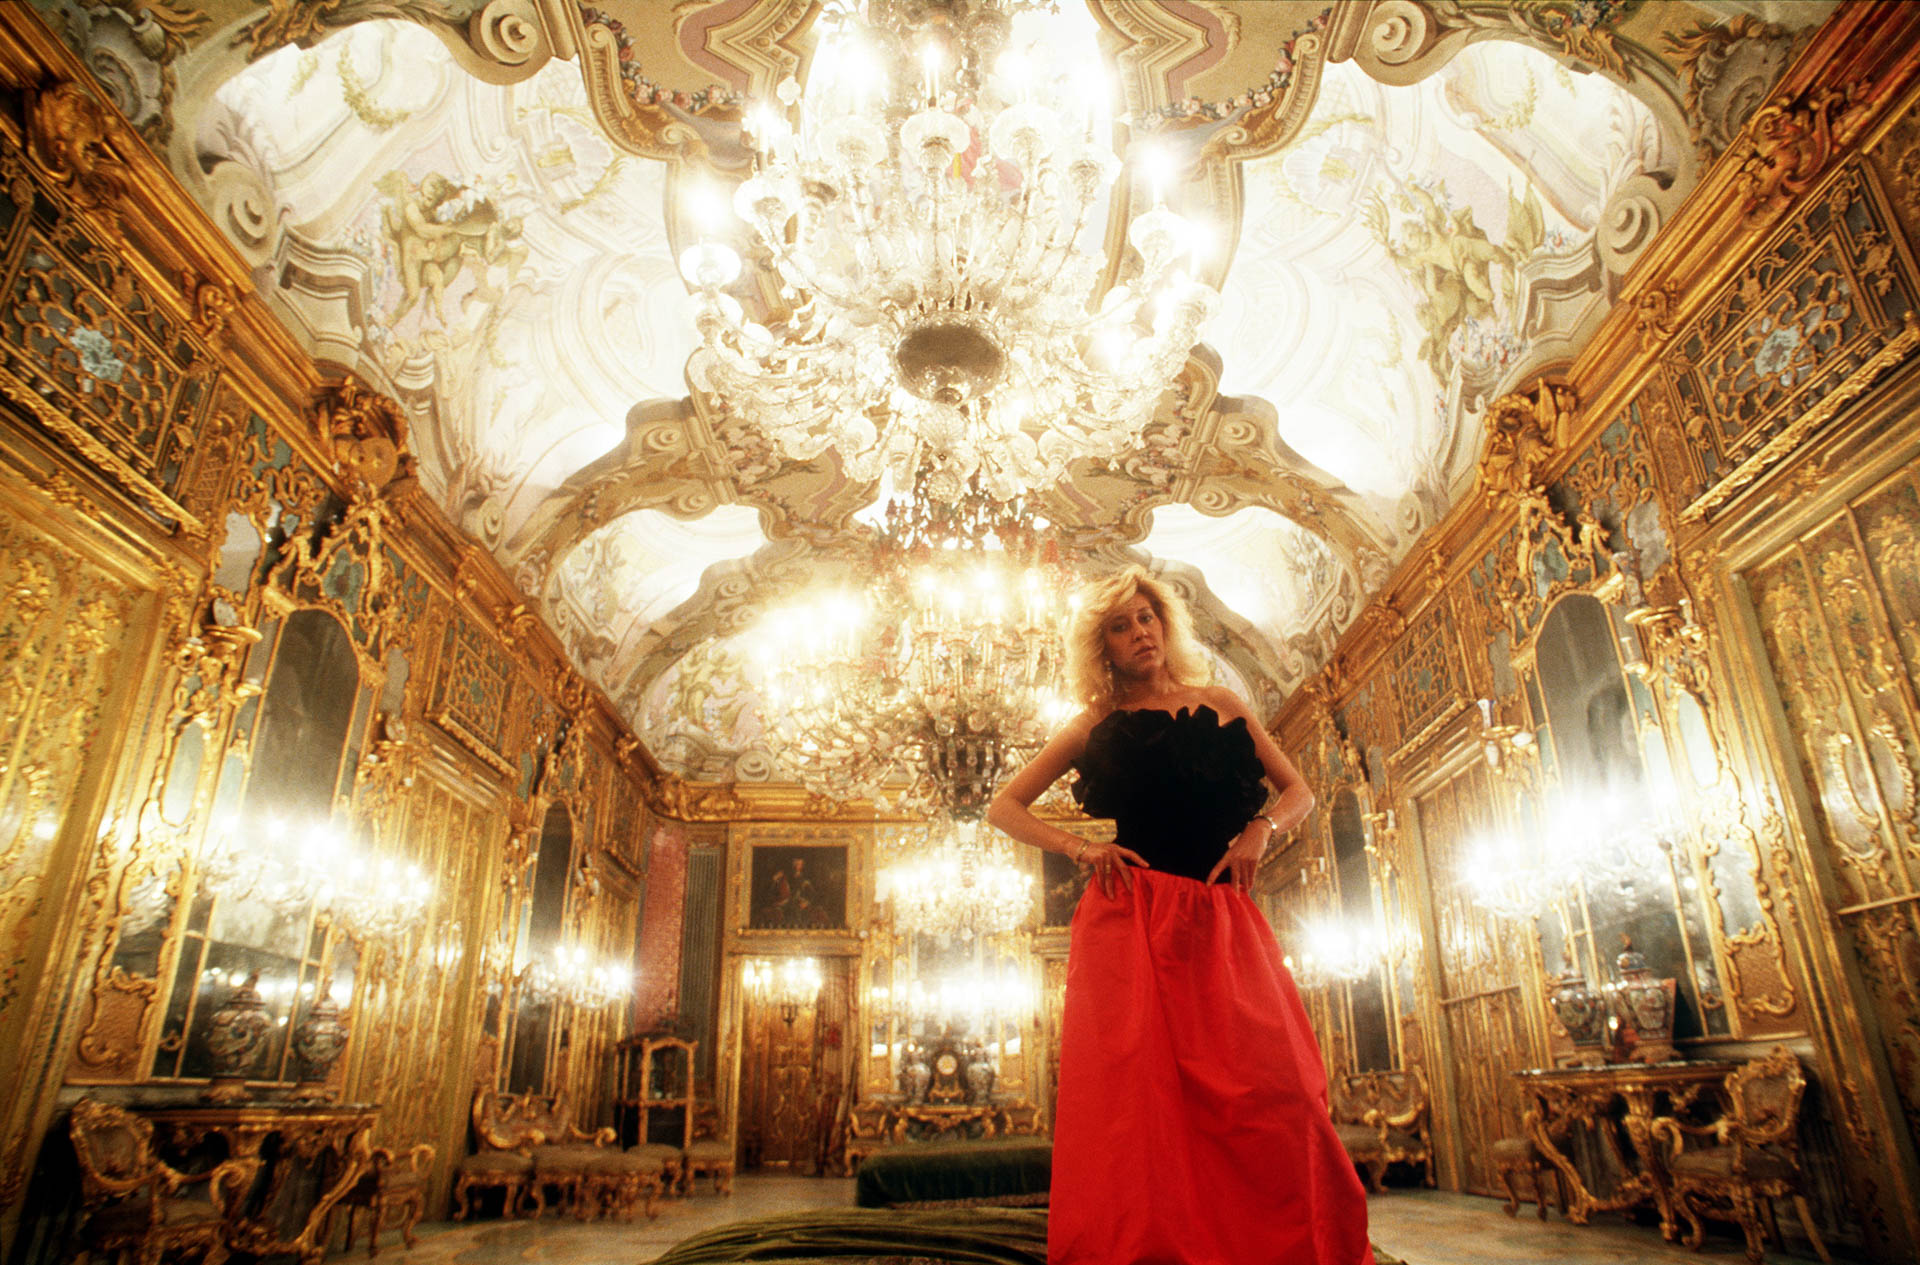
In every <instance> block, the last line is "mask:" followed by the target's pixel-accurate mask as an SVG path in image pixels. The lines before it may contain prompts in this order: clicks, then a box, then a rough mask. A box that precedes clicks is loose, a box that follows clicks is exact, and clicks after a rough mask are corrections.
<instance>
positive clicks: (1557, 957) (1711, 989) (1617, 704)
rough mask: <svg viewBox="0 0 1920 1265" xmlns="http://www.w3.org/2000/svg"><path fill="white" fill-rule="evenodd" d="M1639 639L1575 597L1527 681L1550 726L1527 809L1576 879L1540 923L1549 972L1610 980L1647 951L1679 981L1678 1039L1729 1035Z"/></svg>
mask: <svg viewBox="0 0 1920 1265" xmlns="http://www.w3.org/2000/svg"><path fill="white" fill-rule="evenodd" d="M1633 635H1634V633H1633V630H1632V629H1631V628H1630V627H1629V626H1628V625H1627V624H1626V623H1625V621H1624V620H1623V619H1622V618H1621V616H1620V613H1619V612H1617V611H1616V610H1615V609H1613V608H1611V607H1609V606H1608V605H1607V604H1605V603H1603V602H1601V601H1600V600H1599V599H1598V598H1596V597H1593V596H1591V595H1589V594H1584V593H1571V594H1568V595H1567V596H1565V597H1562V598H1561V599H1560V600H1559V601H1558V602H1556V603H1555V604H1554V606H1553V608H1552V609H1551V610H1550V611H1549V612H1548V614H1547V616H1546V619H1545V620H1544V621H1543V623H1542V625H1541V628H1540V632H1539V635H1538V637H1537V638H1536V639H1535V642H1534V655H1533V659H1534V662H1533V667H1532V671H1530V672H1528V673H1527V683H1528V687H1529V688H1528V694H1529V698H1530V700H1533V701H1534V702H1535V704H1536V706H1537V708H1538V711H1537V712H1536V716H1537V717H1538V718H1539V719H1540V720H1541V721H1542V722H1543V728H1542V730H1541V732H1540V759H1541V766H1542V767H1541V772H1542V774H1543V776H1542V779H1541V782H1540V785H1539V786H1538V787H1537V788H1536V790H1535V792H1534V793H1532V794H1530V795H1528V796H1527V797H1526V801H1527V802H1526V804H1525V805H1524V808H1523V816H1527V817H1531V818H1532V821H1531V822H1530V823H1529V824H1528V827H1527V828H1528V829H1529V830H1530V831H1532V832H1534V833H1535V836H1536V838H1538V840H1539V841H1540V845H1541V847H1542V848H1543V849H1544V850H1545V852H1546V860H1547V863H1548V865H1549V868H1550V870H1551V872H1552V873H1554V874H1555V875H1557V876H1559V877H1560V878H1561V879H1562V880H1563V882H1562V884H1561V886H1559V887H1558V888H1557V889H1556V891H1555V894H1554V896H1553V898H1552V900H1551V905H1552V912H1551V915H1550V916H1548V917H1543V918H1542V919H1541V920H1540V933H1541V950H1542V956H1543V960H1544V963H1545V966H1546V968H1547V970H1548V971H1549V972H1550V973H1555V972H1559V971H1562V970H1571V971H1577V972H1579V973H1580V974H1582V975H1584V976H1585V977H1586V979H1587V980H1588V981H1589V982H1590V983H1592V984H1594V985H1596V986H1599V985H1605V984H1607V983H1609V982H1612V981H1615V980H1617V979H1618V977H1619V976H1620V975H1621V973H1622V971H1623V970H1625V969H1629V967H1628V966H1627V965H1626V964H1627V963H1628V959H1627V958H1626V957H1625V956H1623V955H1625V954H1628V953H1637V954H1639V955H1640V956H1641V957H1643V958H1644V959H1645V963H1646V966H1647V967H1648V968H1650V969H1651V971H1652V973H1653V975H1654V976H1655V977H1656V978H1668V977H1670V978H1672V979H1674V980H1675V981H1676V983H1677V988H1676V989H1675V994H1674V1007H1673V1028H1672V1038H1673V1039H1674V1040H1686V1039H1687V1038H1689V1037H1700V1036H1703V1035H1710V1034H1724V1033H1726V1031H1727V1023H1726V1015H1725V1012H1724V1008H1722V1007H1721V1006H1720V1005H1719V996H1720V988H1719V984H1718V977H1717V972H1716V968H1715V966H1714V962H1713V958H1712V951H1711V947H1710V946H1711V944H1712V941H1711V939H1710V937H1709V935H1708V932H1707V924H1706V918H1705V914H1704V910H1703V907H1702V902H1701V898H1700V882H1699V875H1698V872H1697V866H1696V862H1695V859H1694V851H1693V849H1692V847H1691V846H1690V834H1689V831H1688V830H1687V828H1686V826H1685V823H1684V821H1683V820H1682V817H1681V814H1680V813H1679V811H1678V806H1677V804H1676V802H1675V792H1674V779H1673V776H1672V770H1671V767H1670V765H1669V762H1668V755H1667V745H1666V737H1665V735H1664V734H1663V732H1662V730H1661V727H1660V724H1659V720H1658V715H1657V712H1656V709H1655V706H1654V702H1653V698H1652V695H1651V694H1650V693H1649V692H1648V691H1647V689H1646V686H1645V684H1644V682H1643V681H1642V680H1641V678H1640V677H1639V676H1637V675H1635V674H1634V673H1632V672H1630V671H1629V670H1628V669H1627V663H1626V660H1625V659H1623V656H1622V646H1623V644H1628V645H1630V639H1631V638H1632V637H1633ZM1631 969H1637V967H1632V968H1631ZM1703 998H1704V999H1705V1000H1706V1002H1707V1004H1705V1005H1703V1004H1702V1003H1703Z"/></svg>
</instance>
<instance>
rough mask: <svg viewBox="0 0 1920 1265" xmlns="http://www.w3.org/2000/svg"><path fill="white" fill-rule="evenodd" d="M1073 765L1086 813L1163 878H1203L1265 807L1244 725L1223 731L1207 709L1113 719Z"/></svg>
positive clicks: (1112, 715) (1260, 772) (1238, 720)
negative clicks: (1108, 825)
mask: <svg viewBox="0 0 1920 1265" xmlns="http://www.w3.org/2000/svg"><path fill="white" fill-rule="evenodd" d="M1073 767H1074V769H1075V771H1076V772H1077V773H1078V776H1077V777H1076V778H1075V779H1074V781H1073V797H1074V799H1075V800H1077V801H1079V804H1080V807H1081V808H1083V809H1085V810H1086V812H1087V813H1088V815H1090V816H1093V817H1111V818H1113V820H1114V825H1115V833H1114V842H1116V843H1118V844H1119V845H1120V846H1121V847H1123V848H1131V849H1133V850H1134V851H1135V852H1138V853H1139V854H1140V855H1141V856H1143V857H1145V858H1146V859H1147V863H1148V864H1149V865H1151V866H1152V867H1153V868H1154V869H1156V870H1159V871H1160V872H1161V873H1163V874H1180V875H1184V876H1185V877H1187V878H1194V879H1202V880H1204V879H1205V878H1206V877H1207V871H1208V870H1211V869H1212V868H1213V866H1214V863H1215V862H1216V861H1218V860H1219V859H1220V854H1221V853H1223V852H1225V851H1226V850H1227V845H1228V844H1229V843H1231V842H1233V839H1234V836H1235V835H1238V834H1239V833H1240V831H1241V829H1242V828H1243V827H1244V826H1245V825H1246V824H1247V822H1249V821H1251V820H1252V819H1253V817H1254V815H1255V814H1256V813H1258V812H1259V811H1260V809H1261V807H1262V806H1263V805H1265V803H1266V802H1267V788H1266V784H1265V782H1264V778H1265V776H1266V770H1265V769H1263V768H1261V766H1260V757H1259V756H1257V755H1255V754H1254V750H1253V735H1252V734H1250V733H1248V732H1247V722H1246V719H1245V718H1244V717H1239V716H1236V717H1234V718H1233V719H1232V720H1231V721H1229V722H1227V723H1226V724H1224V725H1223V724H1221V723H1220V714H1219V713H1218V712H1216V711H1214V710H1213V708H1211V707H1207V706H1204V705H1203V706H1201V707H1200V708H1199V709H1198V710H1194V711H1189V710H1188V709H1187V708H1184V707H1183V708H1181V709H1180V710H1179V712H1177V713H1175V712H1163V711H1150V710H1145V709H1142V710H1138V711H1114V712H1109V713H1108V714H1107V715H1106V717H1105V718H1103V719H1102V720H1101V721H1100V723H1098V724H1096V725H1095V726H1094V727H1093V731H1092V732H1091V733H1089V734H1088V735H1087V748H1086V750H1085V751H1083V752H1082V753H1081V755H1080V758H1079V759H1078V760H1077V761H1075V762H1074V766H1073ZM1226 877H1227V876H1226V874H1225V873H1224V872H1222V874H1221V876H1220V880H1219V881H1222V882H1224V881H1225V880H1226Z"/></svg>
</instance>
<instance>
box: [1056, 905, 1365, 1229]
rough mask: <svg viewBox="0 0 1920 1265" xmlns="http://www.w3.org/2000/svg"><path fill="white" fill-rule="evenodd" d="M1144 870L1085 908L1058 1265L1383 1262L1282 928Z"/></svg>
mask: <svg viewBox="0 0 1920 1265" xmlns="http://www.w3.org/2000/svg"><path fill="white" fill-rule="evenodd" d="M1132 875H1133V884H1132V886H1131V888H1129V887H1128V886H1127V885H1125V884H1123V883H1120V882H1118V881H1117V880H1116V882H1115V887H1116V891H1115V893H1114V895H1113V896H1110V897H1109V896H1104V895H1102V894H1101V892H1100V890H1099V887H1098V886H1097V885H1094V886H1090V887H1089V888H1088V889H1087V894H1086V895H1085V896H1084V897H1083V898H1082V899H1081V901H1080V907H1079V908H1078V909H1077V910H1076V911H1075V912H1074V917H1073V947H1072V951H1071V957H1070V958H1069V960H1068V965H1067V1003H1066V1016H1065V1022H1064V1031H1063V1032H1062V1034H1061V1048H1060V1094H1059V1101H1058V1102H1057V1104H1056V1106H1055V1118H1054V1143H1053V1190H1052V1196H1051V1204H1050V1207H1049V1209H1048V1216H1047V1262H1048V1265H1373V1252H1372V1249H1371V1248H1370V1247H1369V1246H1368V1244H1367V1203H1366V1192H1365V1191H1364V1190H1363V1189H1362V1188H1361V1185H1360V1179H1359V1177H1358V1175H1357V1174H1356V1173H1355V1172H1354V1168H1353V1164H1352V1163H1351V1162H1350V1161H1349V1160H1348V1159H1347V1154H1346V1151H1345V1150H1344V1149H1343V1148H1342V1147H1341V1145H1340V1142H1339V1139H1338V1138H1337V1137H1336V1136H1335V1134H1334V1132H1333V1126H1332V1124H1331V1122H1330V1121H1329V1120H1328V1117H1327V1077H1326V1070H1325V1068H1324V1067H1323V1065H1322V1064H1321V1061H1320V1051H1319V1047H1318V1045H1317V1044H1316V1043H1315V1041H1314V1036H1313V1031H1312V1029H1311V1028H1310V1027H1309V1026H1308V1023H1307V1014H1306V1011H1305V1009H1304V1008H1303V1007H1302V1006H1301V1004H1300V997H1299V994H1298V993H1297V992H1295V991H1294V986H1293V980H1292V979H1291V978H1290V977H1289V976H1288V975H1287V972H1286V968H1285V967H1283V966H1282V965H1281V961H1280V950H1279V946H1277V945H1276V944H1275V943H1274V940H1273V933H1272V931H1271V930H1269V928H1268V927H1267V924H1266V920H1265V919H1263V918H1262V917H1261V916H1260V913H1259V911H1258V910H1257V909H1255V908H1254V905H1253V902H1252V901H1251V900H1249V899H1248V898H1247V897H1246V896H1244V895H1242V894H1241V893H1240V892H1238V891H1235V890H1234V889H1233V888H1232V887H1231V886H1228V885H1224V884H1222V885H1218V886H1212V887H1209V886H1207V885H1206V884H1204V883H1199V882H1195V881H1194V880H1192V879H1187V878H1179V877H1176V876H1173V875H1169V874H1160V873H1156V872H1154V871H1151V870H1140V869H1136V870H1133V871H1132Z"/></svg>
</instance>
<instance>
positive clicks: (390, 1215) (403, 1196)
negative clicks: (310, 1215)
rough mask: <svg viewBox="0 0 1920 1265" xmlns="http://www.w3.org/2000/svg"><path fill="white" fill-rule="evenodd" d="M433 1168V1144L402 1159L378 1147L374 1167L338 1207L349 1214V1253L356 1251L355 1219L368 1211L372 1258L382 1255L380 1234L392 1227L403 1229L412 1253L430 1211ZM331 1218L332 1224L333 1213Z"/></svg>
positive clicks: (402, 1238) (402, 1236)
mask: <svg viewBox="0 0 1920 1265" xmlns="http://www.w3.org/2000/svg"><path fill="white" fill-rule="evenodd" d="M432 1168H433V1147H432V1145H431V1144H429V1143H426V1142H422V1143H419V1144H418V1145H416V1146H414V1147H413V1148H412V1149H411V1150H408V1151H406V1152H404V1153H402V1154H399V1155H396V1154H395V1153H394V1152H393V1150H392V1149H391V1148H389V1147H384V1146H378V1147H375V1148H374V1149H373V1160H372V1166H371V1167H370V1168H368V1170H367V1172H366V1173H365V1174H364V1175H363V1176H362V1177H361V1178H360V1180H359V1181H357V1182H355V1183H354V1184H353V1188H352V1189H351V1190H349V1191H347V1193H346V1194H344V1195H342V1196H341V1197H340V1202H339V1203H337V1204H335V1205H334V1207H335V1208H344V1209H346V1212H347V1244H346V1248H347V1250H348V1251H352V1250H353V1223H354V1217H355V1216H356V1215H357V1214H358V1213H360V1212H361V1211H362V1210H364V1211H365V1212H366V1214H367V1255H368V1256H378V1255H379V1254H380V1231H381V1229H382V1228H385V1227H388V1226H398V1227H399V1229H400V1241H401V1242H402V1243H404V1244H406V1246H407V1248H408V1250H409V1251H411V1250H412V1248H413V1245H414V1236H413V1229H414V1227H415V1226H417V1225H419V1224H420V1218H421V1217H422V1216H423V1215H425V1213H426V1210H427V1178H428V1177H429V1175H430V1174H431V1170H432ZM327 1216H328V1218H329V1220H331V1218H332V1216H333V1213H332V1211H331V1210H329V1211H328V1213H327ZM329 1232H331V1226H329Z"/></svg>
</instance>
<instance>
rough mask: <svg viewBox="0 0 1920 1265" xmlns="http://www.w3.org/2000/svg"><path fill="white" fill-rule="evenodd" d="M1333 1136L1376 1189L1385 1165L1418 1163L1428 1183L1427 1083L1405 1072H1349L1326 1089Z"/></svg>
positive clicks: (1430, 1146)
mask: <svg viewBox="0 0 1920 1265" xmlns="http://www.w3.org/2000/svg"><path fill="white" fill-rule="evenodd" d="M1329 1090H1330V1093H1329V1103H1328V1105H1329V1107H1330V1108H1331V1110H1332V1112H1333V1120H1334V1132H1335V1133H1336V1134H1337V1135H1338V1136H1339V1138H1340V1144H1341V1145H1342V1146H1344V1147H1345V1148H1346V1150H1347V1155H1348V1157H1349V1158H1350V1159H1352V1160H1353V1162H1354V1164H1355V1166H1356V1167H1358V1168H1359V1169H1360V1171H1361V1174H1362V1175H1363V1176H1364V1177H1365V1179H1366V1183H1367V1188H1368V1189H1369V1190H1374V1191H1377V1190H1379V1189H1380V1181H1381V1178H1382V1177H1384V1176H1385V1175H1386V1171H1387V1165H1389V1164H1417V1165H1419V1166H1421V1167H1422V1169H1424V1177H1425V1180H1426V1184H1427V1185H1429V1186H1431V1185H1432V1184H1433V1138H1432V1134H1431V1132H1430V1127H1429V1124H1428V1116H1429V1112H1430V1109H1431V1104H1430V1102H1429V1099H1428V1096H1427V1078H1426V1077H1425V1076H1424V1075H1422V1074H1421V1072H1420V1069H1418V1068H1413V1069H1410V1070H1408V1071H1404V1072H1349V1073H1348V1074H1346V1075H1345V1076H1337V1077H1335V1078H1334V1080H1333V1083H1332V1085H1331V1086H1329Z"/></svg>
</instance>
